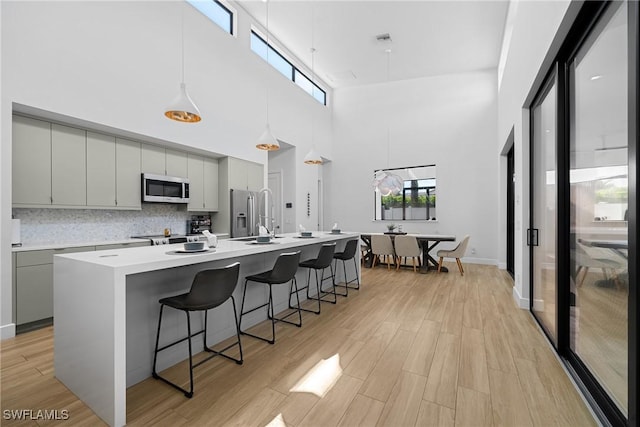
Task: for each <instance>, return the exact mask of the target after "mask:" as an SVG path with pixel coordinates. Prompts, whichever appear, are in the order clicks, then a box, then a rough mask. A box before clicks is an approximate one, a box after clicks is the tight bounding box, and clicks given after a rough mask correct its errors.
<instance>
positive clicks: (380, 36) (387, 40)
mask: <svg viewBox="0 0 640 427" xmlns="http://www.w3.org/2000/svg"><path fill="white" fill-rule="evenodd" d="M376 40H378V41H379V42H382V43H391V36H390V35H389V33H384V34H378V35H377V36H376Z"/></svg>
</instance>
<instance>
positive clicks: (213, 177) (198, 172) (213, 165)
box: [187, 153, 218, 212]
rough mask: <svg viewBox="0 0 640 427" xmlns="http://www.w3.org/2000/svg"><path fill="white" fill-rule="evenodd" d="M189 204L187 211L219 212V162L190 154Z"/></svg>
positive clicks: (188, 165) (188, 174)
mask: <svg viewBox="0 0 640 427" xmlns="http://www.w3.org/2000/svg"><path fill="white" fill-rule="evenodd" d="M187 177H188V178H189V204H188V205H187V210H189V211H196V212H198V211H199V212H203V211H204V212H215V211H217V210H218V161H217V160H216V159H211V158H208V157H202V156H198V155H196V154H191V153H189V154H188V156H187Z"/></svg>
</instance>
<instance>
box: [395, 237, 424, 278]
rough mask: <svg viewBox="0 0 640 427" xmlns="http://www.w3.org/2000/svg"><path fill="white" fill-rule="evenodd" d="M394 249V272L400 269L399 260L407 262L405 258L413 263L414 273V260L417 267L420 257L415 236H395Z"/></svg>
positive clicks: (414, 269) (420, 252)
mask: <svg viewBox="0 0 640 427" xmlns="http://www.w3.org/2000/svg"><path fill="white" fill-rule="evenodd" d="M395 249H396V257H397V263H396V270H399V269H400V261H401V258H404V261H405V263H406V262H407V258H411V259H412V261H413V271H414V272H415V271H416V259H417V260H418V265H420V255H421V254H422V251H421V250H420V246H418V239H416V236H409V235H405V236H396V238H395Z"/></svg>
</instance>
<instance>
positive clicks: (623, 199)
mask: <svg viewBox="0 0 640 427" xmlns="http://www.w3.org/2000/svg"><path fill="white" fill-rule="evenodd" d="M595 193H596V203H627V201H628V200H629V189H628V187H626V186H624V187H623V186H619V185H616V182H615V180H608V179H603V180H599V181H596V189H595Z"/></svg>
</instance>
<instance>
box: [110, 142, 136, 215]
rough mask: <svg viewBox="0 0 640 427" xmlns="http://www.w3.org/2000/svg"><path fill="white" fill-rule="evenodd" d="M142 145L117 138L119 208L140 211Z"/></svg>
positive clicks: (117, 192)
mask: <svg viewBox="0 0 640 427" xmlns="http://www.w3.org/2000/svg"><path fill="white" fill-rule="evenodd" d="M140 157H141V150H140V143H139V142H135V141H129V140H127V139H121V138H116V204H117V206H118V207H119V208H129V209H132V208H133V209H140V208H141V204H142V202H141V200H142V194H141V192H142V181H141V178H140V172H141V170H140Z"/></svg>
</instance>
